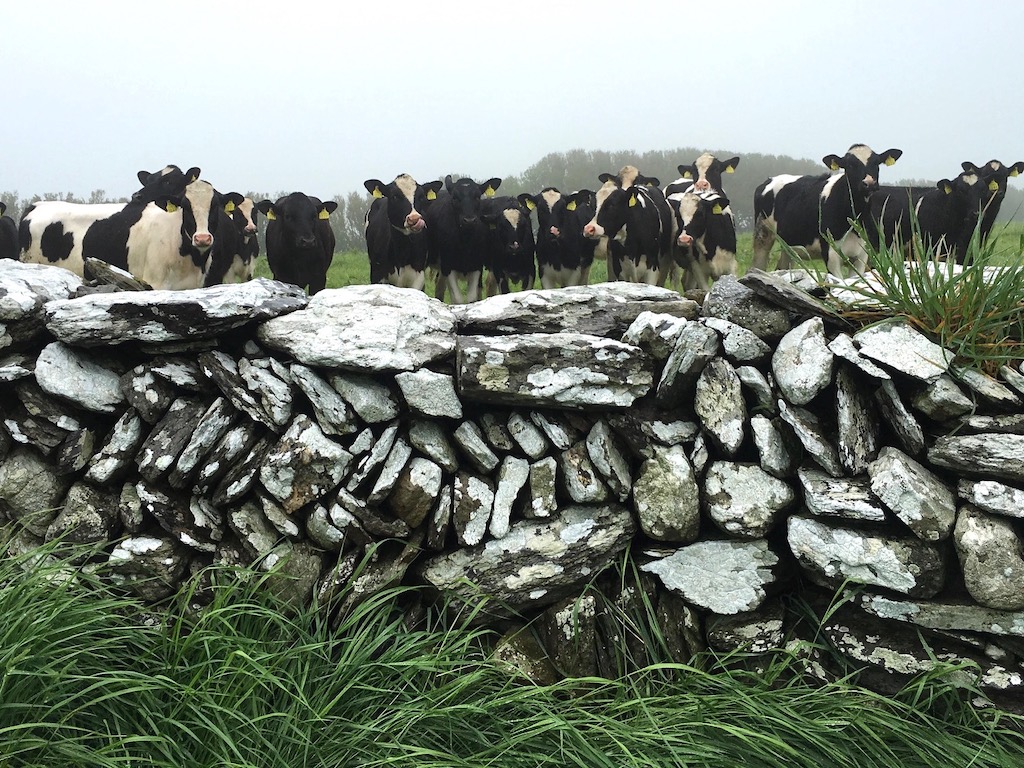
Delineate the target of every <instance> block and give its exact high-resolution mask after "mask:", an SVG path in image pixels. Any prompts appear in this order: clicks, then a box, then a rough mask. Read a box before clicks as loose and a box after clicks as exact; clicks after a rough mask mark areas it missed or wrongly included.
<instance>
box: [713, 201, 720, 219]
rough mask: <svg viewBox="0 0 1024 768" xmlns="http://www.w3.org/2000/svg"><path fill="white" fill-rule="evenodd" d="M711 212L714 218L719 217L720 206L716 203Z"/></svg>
mask: <svg viewBox="0 0 1024 768" xmlns="http://www.w3.org/2000/svg"><path fill="white" fill-rule="evenodd" d="M711 212H712V213H713V214H715V216H721V215H722V206H720V205H719V204H718V203H715V207H714V208H712V209H711Z"/></svg>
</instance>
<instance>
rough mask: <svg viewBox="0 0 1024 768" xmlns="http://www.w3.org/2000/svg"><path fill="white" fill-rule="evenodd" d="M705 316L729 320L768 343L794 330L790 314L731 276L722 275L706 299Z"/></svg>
mask: <svg viewBox="0 0 1024 768" xmlns="http://www.w3.org/2000/svg"><path fill="white" fill-rule="evenodd" d="M704 316H705V317H718V318H721V319H723V320H729V321H731V322H733V323H736V324H737V325H741V326H743V327H744V328H747V329H748V330H751V331H753V332H754V333H755V334H757V336H758V337H759V338H761V339H763V340H765V341H768V342H771V341H776V340H778V339H781V338H782V337H783V336H784V335H785V334H786V333H787V332H788V331H789V329H790V328H791V327H792V325H791V323H790V315H789V312H788V311H786V310H785V309H783V308H782V307H779V306H778V305H777V304H774V303H772V302H770V301H768V300H766V299H764V298H762V297H761V296H758V295H757V294H756V293H754V291H752V290H751V289H750V288H748V287H747V286H745V285H742V284H741V283H740V282H739V281H737V279H736V278H735V277H733V276H732V275H723V276H722V277H721V278H720V279H719V280H716V281H715V284H714V285H713V286H711V291H710V292H709V293H708V295H707V296H706V297H705V299H704Z"/></svg>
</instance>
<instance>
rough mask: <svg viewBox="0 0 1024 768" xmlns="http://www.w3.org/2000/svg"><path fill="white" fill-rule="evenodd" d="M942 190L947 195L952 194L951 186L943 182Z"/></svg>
mask: <svg viewBox="0 0 1024 768" xmlns="http://www.w3.org/2000/svg"><path fill="white" fill-rule="evenodd" d="M942 191H943V192H945V193H946V194H947V195H951V194H953V188H952V187H951V186H949V184H943V185H942Z"/></svg>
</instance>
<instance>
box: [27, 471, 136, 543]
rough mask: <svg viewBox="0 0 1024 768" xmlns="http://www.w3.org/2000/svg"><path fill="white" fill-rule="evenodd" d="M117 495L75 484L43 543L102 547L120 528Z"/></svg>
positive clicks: (47, 531)
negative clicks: (55, 541)
mask: <svg viewBox="0 0 1024 768" xmlns="http://www.w3.org/2000/svg"><path fill="white" fill-rule="evenodd" d="M117 505H118V494H117V492H116V491H114V492H112V491H102V490H99V489H97V488H93V487H92V486H90V485H89V484H88V483H82V482H78V483H75V484H74V485H72V486H71V487H70V488H69V489H68V493H67V496H65V498H64V506H63V508H62V509H61V510H60V512H59V513H58V514H57V517H55V518H54V520H53V522H52V523H50V525H49V527H48V528H47V529H46V536H45V539H46V541H53V540H54V539H60V540H61V544H62V545H63V544H103V543H105V542H108V541H110V540H111V539H113V538H114V535H115V533H116V532H117V529H118V527H119V525H120V518H119V517H118V510H117Z"/></svg>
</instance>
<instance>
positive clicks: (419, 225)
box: [363, 173, 443, 290]
mask: <svg viewBox="0 0 1024 768" xmlns="http://www.w3.org/2000/svg"><path fill="white" fill-rule="evenodd" d="M442 184H443V182H441V181H431V182H428V183H426V184H419V183H418V182H417V181H416V180H415V179H414V178H413V177H412V176H410V175H409V174H407V173H403V174H400V175H398V176H396V177H395V180H394V181H392V182H391V183H390V184H385V183H384V182H382V181H379V180H378V179H367V180H366V181H364V182H363V186H365V187H366V191H367V192H369V193H370V195H371V196H372V197H373V202H371V203H370V207H369V208H368V209H367V211H366V216H365V217H364V219H363V224H364V226H363V231H364V232H365V235H366V253H367V255H368V256H369V257H370V282H371V283H390V284H391V285H396V286H398V287H400V288H415V289H416V290H423V286H424V284H425V282H426V268H427V233H426V225H427V221H426V219H425V218H424V216H423V211H424V210H425V209H426V207H427V205H429V204H430V203H431V202H432V201H433V200H435V199H436V198H437V193H438V191H439V190H440V189H441V186H442Z"/></svg>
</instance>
